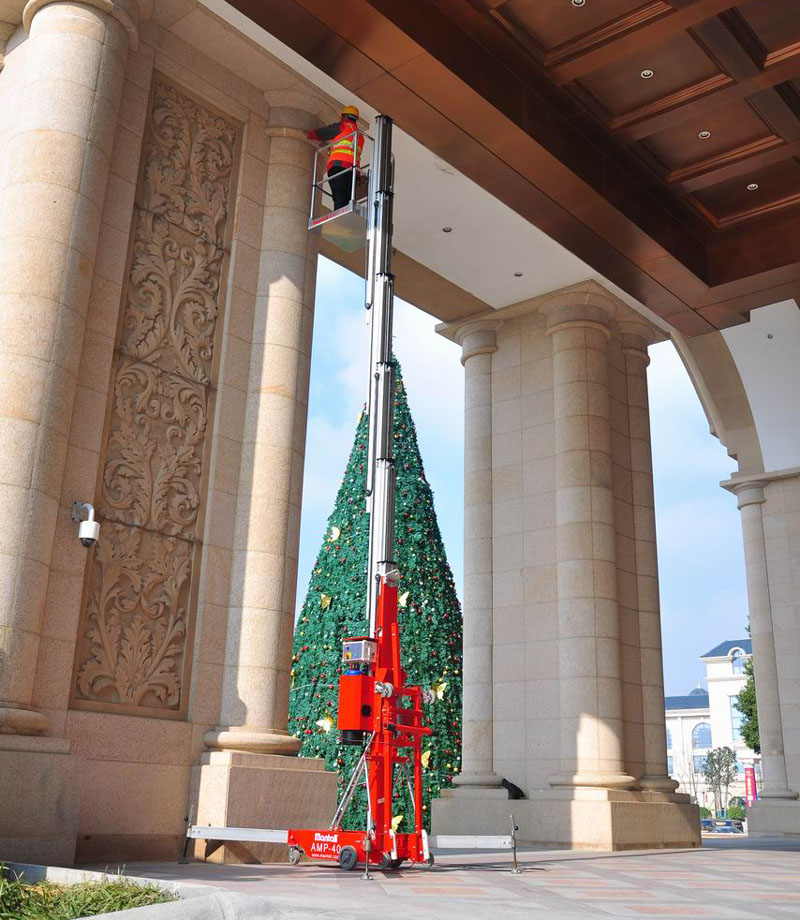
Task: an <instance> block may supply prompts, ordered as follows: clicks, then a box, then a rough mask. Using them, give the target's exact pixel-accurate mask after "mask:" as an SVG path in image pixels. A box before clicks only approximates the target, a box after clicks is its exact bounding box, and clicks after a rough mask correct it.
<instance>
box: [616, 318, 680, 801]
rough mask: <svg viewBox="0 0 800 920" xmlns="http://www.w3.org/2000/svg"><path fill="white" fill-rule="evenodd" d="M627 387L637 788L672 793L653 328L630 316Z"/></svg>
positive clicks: (625, 328)
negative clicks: (653, 434)
mask: <svg viewBox="0 0 800 920" xmlns="http://www.w3.org/2000/svg"><path fill="white" fill-rule="evenodd" d="M619 325H620V329H621V331H622V351H623V354H624V356H625V376H626V380H627V391H628V431H629V438H630V463H631V481H632V491H633V528H634V546H635V552H636V593H637V597H638V611H639V657H640V664H641V686H642V728H643V732H644V774H643V776H642V777H641V779H640V780H639V785H640V786H641V788H642V789H649V790H653V791H655V792H674V791H675V790H676V789H677V788H678V785H679V784H678V783H677V782H676V781H675V780H674V779H671V778H670V776H669V774H668V773H667V727H666V721H665V718H664V665H663V656H662V651H661V610H660V606H659V593H658V553H657V551H656V514H655V497H654V494H653V460H652V454H651V449H650V406H649V399H648V394H647V365H648V364H649V363H650V358H649V357H648V355H647V346H648V345H650V344H652V343H653V342H654V341H655V340H656V334H655V330H654V329H653V328H652V327H651V326H649V325H647V324H645V323H638V322H636V321H633V320H625V321H622V322H621V323H620V324H619Z"/></svg>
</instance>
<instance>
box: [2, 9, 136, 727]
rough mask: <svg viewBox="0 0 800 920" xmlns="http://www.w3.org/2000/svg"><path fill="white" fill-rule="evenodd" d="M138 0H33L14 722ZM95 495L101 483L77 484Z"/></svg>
mask: <svg viewBox="0 0 800 920" xmlns="http://www.w3.org/2000/svg"><path fill="white" fill-rule="evenodd" d="M144 6H145V3H144V0H142V2H141V3H139V2H136V0H103V2H99V0H95V2H91V3H85V4H84V3H78V2H58V3H51V2H49V0H29V2H28V4H27V6H26V7H25V11H24V24H25V27H26V28H27V29H28V31H29V33H30V37H29V38H28V47H27V49H26V76H25V83H24V86H23V87H22V89H21V92H20V101H19V113H18V120H17V123H16V124H15V125H14V126H13V127H12V129H11V130H10V132H9V140H8V146H7V150H6V158H5V168H4V171H3V176H2V180H0V181H2V186H0V452H1V453H0V456H1V458H2V459H0V505H2V508H3V520H4V522H5V526H4V527H3V528H2V536H0V585H2V590H0V732H2V733H9V732H10V733H18V734H41V733H43V732H44V731H45V730H46V724H45V719H44V716H42V715H41V714H40V713H38V712H35V711H34V710H33V709H32V708H31V705H30V703H31V699H32V690H33V686H32V684H33V678H34V674H35V672H36V656H37V652H38V645H39V629H40V621H41V616H42V609H43V604H44V596H45V589H46V586H47V579H48V572H49V565H50V559H51V551H52V543H53V535H54V531H55V522H56V513H57V511H58V502H59V496H60V494H61V484H62V478H63V474H64V460H65V455H66V449H67V436H68V432H69V428H70V421H71V417H72V407H73V401H74V397H75V388H76V376H77V371H78V365H79V363H80V359H81V345H82V342H83V331H84V319H85V315H86V309H87V304H88V299H89V287H90V284H91V280H92V274H93V267H94V257H95V249H96V245H97V238H98V233H99V227H100V214H101V209H102V206H103V200H104V196H105V190H106V179H107V175H108V166H109V159H110V155H111V148H112V143H113V139H114V131H115V127H116V122H117V112H118V109H119V103H120V98H121V92H122V83H123V78H124V71H125V62H126V59H127V55H128V49H129V48H131V47H135V45H136V41H137V31H136V27H137V22H138V20H139V18H140V15H142V14H143V13H146V12H147V10H145V9H144V8H143V7H144ZM75 497H76V498H79V499H83V500H91V499H92V496H88V495H87V496H75Z"/></svg>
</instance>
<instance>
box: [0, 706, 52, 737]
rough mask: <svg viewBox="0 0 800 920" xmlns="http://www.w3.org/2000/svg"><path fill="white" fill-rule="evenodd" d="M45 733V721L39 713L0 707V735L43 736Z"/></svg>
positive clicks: (32, 710) (30, 710) (11, 707)
mask: <svg viewBox="0 0 800 920" xmlns="http://www.w3.org/2000/svg"><path fill="white" fill-rule="evenodd" d="M46 731H47V719H46V718H45V716H44V715H42V713H41V712H37V711H36V710H35V709H17V708H15V707H13V706H3V705H0V734H4V735H43V734H44V733H45V732H46Z"/></svg>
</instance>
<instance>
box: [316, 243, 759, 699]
mask: <svg viewBox="0 0 800 920" xmlns="http://www.w3.org/2000/svg"><path fill="white" fill-rule="evenodd" d="M363 300H364V284H363V281H361V279H359V278H357V277H356V276H355V275H353V274H352V273H351V272H348V271H346V270H345V269H342V268H340V267H339V266H337V265H335V264H334V263H332V262H329V261H328V260H327V259H322V258H321V259H320V260H319V270H318V275H317V299H316V317H315V326H314V351H313V356H312V362H311V390H310V405H309V424H308V439H307V443H306V469H305V485H304V496H303V517H302V524H301V530H300V569H299V572H300V575H299V582H298V606H299V604H301V603H302V600H303V596H304V595H305V590H306V586H307V583H308V578H309V576H310V573H311V569H312V567H313V565H314V560H315V558H316V554H317V551H318V549H319V546H320V543H321V541H322V538H323V534H324V531H325V523H326V521H327V518H328V515H329V514H330V513H331V511H332V509H333V503H334V500H335V498H336V491H337V489H338V487H339V483H340V481H341V477H342V474H343V472H344V469H345V465H346V463H347V457H348V454H349V452H350V448H351V446H352V443H353V436H354V434H355V428H356V422H357V419H358V414H359V412H360V411H361V407H362V404H363V401H364V394H365V392H366V375H367V364H366V362H367V351H366V348H367V326H366V321H365V314H364V308H363ZM435 324H436V320H434V319H433V318H432V317H430V316H427V315H426V314H424V313H422V312H421V311H420V310H417V309H416V308H414V307H411V306H409V305H408V304H406V303H404V302H403V301H399V300H398V301H396V302H395V353H396V354H397V357H398V359H399V360H400V363H401V365H402V367H403V377H404V379H405V383H406V390H407V392H408V399H409V403H410V406H411V412H412V414H413V416H414V421H415V423H416V426H417V435H418V438H419V445H420V450H421V453H422V459H423V462H424V464H425V470H426V473H427V476H428V480H429V481H430V483H431V486H432V488H433V492H434V500H435V503H436V511H437V514H438V516H439V526H440V528H441V531H442V536H443V538H444V542H445V546H446V548H447V554H448V557H449V560H450V565H451V567H452V569H453V575H454V576H455V580H456V585H457V587H458V589H459V593H460V590H461V584H462V572H463V549H462V528H463V520H464V512H463V504H462V501H463V470H464V459H463V450H464V447H463V370H462V367H461V363H460V360H459V358H460V348H458V347H457V346H455V345H453V344H452V343H451V342H448V341H446V340H445V339H442V338H441V337H440V336H437V335H436V334H435V333H434V331H433V327H434V326H435ZM650 358H651V365H650V368H649V371H648V374H649V381H650V409H651V419H652V429H653V430H652V438H653V460H654V476H655V488H656V519H657V527H658V539H659V573H660V577H661V607H662V629H663V637H664V674H665V684H666V692H667V694H678V693H686V692H688V691H689V690H691V689H692V687H694V686H696V685H697V683H698V681H700V680H701V679H702V677H703V673H704V668H703V667H702V665H701V663H700V662H699V660H698V656H699V655H701V654H702V653H703V652H705V651H707V650H708V649H710V648H712V647H713V646H714V645H716V644H718V643H719V642H721V641H722V640H723V639H734V638H739V637H741V636H743V635H744V634H745V633H744V626H745V623H746V619H747V614H746V611H747V596H746V588H745V582H744V560H743V551H742V537H741V526H740V523H739V512H738V511H737V510H736V502H735V500H734V498H733V496H732V495H729V494H728V493H727V492H724V491H723V490H722V489H720V487H719V481H720V479H724V478H727V476H728V475H729V474H730V472H731V471H732V470H733V469H734V467H735V464H734V462H733V461H732V460H730V458H729V457H728V456H727V454H726V452H725V449H724V447H722V445H721V444H720V443H719V441H717V440H716V438H714V437H712V436H711V435H710V434H709V431H708V423H707V421H706V418H705V415H704V414H703V410H702V408H701V406H700V402H699V400H698V398H697V395H696V394H695V392H694V389H693V387H692V385H691V383H690V381H689V378H688V375H687V374H686V371H685V369H684V367H683V365H682V364H681V361H680V359H679V358H678V355H677V353H676V352H675V349H674V348H673V347H672V345H671V344H670V343H662V344H660V345H655V346H653V347H652V348H651V349H650Z"/></svg>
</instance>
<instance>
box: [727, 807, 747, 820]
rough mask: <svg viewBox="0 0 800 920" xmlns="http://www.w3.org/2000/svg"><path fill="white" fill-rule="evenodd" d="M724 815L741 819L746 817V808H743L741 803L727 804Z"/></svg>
mask: <svg viewBox="0 0 800 920" xmlns="http://www.w3.org/2000/svg"><path fill="white" fill-rule="evenodd" d="M725 816H726V817H728V818H737V819H738V820H740V821H742V820H744V819H745V818H746V817H747V809H746V808H743V807H742V806H741V805H728V809H727V811H726V812H725Z"/></svg>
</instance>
